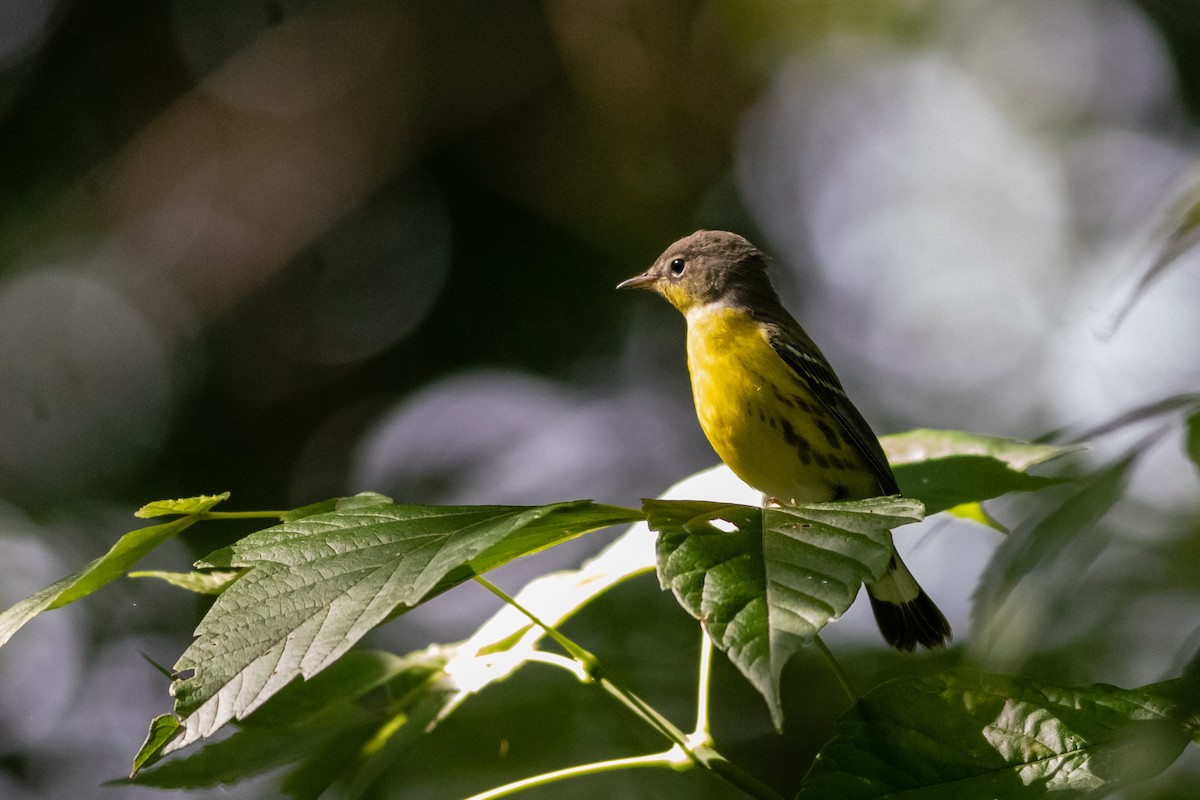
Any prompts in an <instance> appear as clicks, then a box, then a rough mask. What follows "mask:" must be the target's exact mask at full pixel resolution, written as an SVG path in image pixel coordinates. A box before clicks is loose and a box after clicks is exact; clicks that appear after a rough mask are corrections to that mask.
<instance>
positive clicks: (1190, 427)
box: [1187, 411, 1200, 469]
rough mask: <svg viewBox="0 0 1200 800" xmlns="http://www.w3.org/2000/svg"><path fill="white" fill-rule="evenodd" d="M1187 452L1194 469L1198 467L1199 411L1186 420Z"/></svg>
mask: <svg viewBox="0 0 1200 800" xmlns="http://www.w3.org/2000/svg"><path fill="white" fill-rule="evenodd" d="M1187 454H1188V458H1190V459H1191V460H1192V463H1193V464H1195V465H1196V469H1200V411H1197V412H1195V413H1194V414H1192V415H1191V416H1190V417H1188V420H1187Z"/></svg>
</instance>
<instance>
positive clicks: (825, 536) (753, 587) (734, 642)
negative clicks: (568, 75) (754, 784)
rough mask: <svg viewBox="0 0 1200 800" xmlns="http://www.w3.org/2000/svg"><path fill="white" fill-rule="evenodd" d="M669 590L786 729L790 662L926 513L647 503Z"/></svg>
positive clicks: (865, 507)
mask: <svg viewBox="0 0 1200 800" xmlns="http://www.w3.org/2000/svg"><path fill="white" fill-rule="evenodd" d="M643 507H644V509H645V511H646V515H647V520H648V522H649V525H650V527H651V528H653V529H654V530H657V531H659V533H660V535H659V539H658V570H659V580H660V581H661V582H662V585H663V587H664V588H670V589H671V590H672V591H673V592H674V593H675V596H676V597H677V598H678V599H679V602H680V604H681V605H682V606H683V607H684V608H685V609H686V610H687V611H688V613H690V614H691V615H692V616H694V617H696V619H698V620H700V621H701V623H703V625H704V628H705V630H706V631H707V632H708V634H709V636H710V637H712V640H713V643H714V644H715V645H716V646H717V647H718V648H719V649H721V650H722V651H724V652H725V653H726V654H727V655H728V656H729V658H730V660H731V661H732V662H733V663H734V664H735V665H736V666H737V668H738V669H739V670H740V671H741V672H742V674H743V675H745V676H746V678H747V680H749V681H750V683H751V684H752V685H753V686H754V687H755V688H756V689H758V691H759V693H760V694H762V696H763V698H764V699H765V700H766V702H767V707H768V709H769V710H770V712H771V718H772V720H773V721H774V722H775V725H776V726H777V727H779V726H781V725H782V722H783V718H782V707H781V705H780V698H779V677H780V674H781V672H782V670H783V667H784V665H785V664H786V663H787V661H788V659H789V658H791V656H792V655H793V654H794V653H795V652H796V650H798V649H799V648H800V647H802V646H804V645H805V644H807V643H808V642H810V641H812V639H813V638H814V637H815V636H816V635H817V633H819V632H820V630H821V629H822V628H823V627H824V626H825V625H826V624H827V623H828V622H829V621H830V620H833V619H837V618H838V617H839V616H841V614H842V613H843V612H845V610H846V609H847V608H849V607H850V605H851V603H853V602H854V598H855V596H857V594H858V590H859V587H860V586H861V585H862V583H863V582H864V581H867V582H873V581H874V580H876V579H877V578H879V576H881V575H882V574H883V573H884V571H885V570H886V568H887V564H888V561H889V560H890V558H891V554H892V540H891V529H892V528H894V527H897V526H899V525H903V524H906V523H909V522H916V521H918V520H920V519H921V508H920V503H918V502H916V501H913V500H908V499H905V498H898V497H889V498H874V499H871V500H858V501H851V502H841V503H814V504H809V505H802V506H788V507H786V508H775V507H772V508H767V509H759V508H753V507H750V506H739V505H729V504H722V503H708V502H699V501H667V500H647V501H645V503H644V506H643Z"/></svg>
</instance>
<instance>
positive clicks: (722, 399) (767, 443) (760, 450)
mask: <svg viewBox="0 0 1200 800" xmlns="http://www.w3.org/2000/svg"><path fill="white" fill-rule="evenodd" d="M688 370H689V372H690V373H691V376H692V396H693V399H694V400H695V402H696V416H697V417H698V418H699V420H700V427H701V428H703V429H704V434H705V436H707V437H708V441H709V442H710V443H711V444H712V446H713V449H714V450H716V451H717V455H718V456H720V457H721V460H722V461H724V462H725V463H726V464H727V465H728V466H729V468H730V469H731V470H733V472H734V474H736V475H737V476H738V477H739V478H741V479H742V480H743V481H745V482H746V483H748V484H750V485H751V486H753V487H754V488H755V489H758V490H759V491H761V492H763V493H764V494H766V495H767V496H768V497H772V498H775V499H776V500H779V501H780V502H784V503H805V502H819V501H823V500H832V499H835V498H836V499H841V498H853V497H872V496H874V495H876V494H878V493H879V490H878V480H877V479H876V477H875V475H874V473H873V472H872V471H871V469H870V467H868V466H867V463H866V461H865V459H864V458H863V457H862V455H861V454H859V453H858V451H857V450H856V449H855V447H854V446H853V445H852V444H850V443H849V442H847V440H846V437H845V436H844V435H843V433H842V430H841V426H840V425H839V424H838V423H837V421H836V420H835V418H834V417H833V416H832V415H831V414H830V413H829V412H828V410H827V409H826V408H825V407H824V406H823V405H822V404H821V403H820V402H819V401H817V399H816V398H815V397H814V396H813V395H812V394H811V392H810V391H809V389H808V387H807V386H806V385H805V384H804V382H803V381H802V380H801V379H800V378H798V377H797V376H796V374H795V373H794V372H793V371H792V369H791V367H789V366H788V365H787V363H786V362H784V361H783V359H781V358H780V357H779V356H778V355H777V354H776V353H775V350H774V349H773V348H772V347H771V345H770V343H769V342H768V341H767V339H766V337H765V336H764V335H763V333H762V331H761V330H760V328H759V325H758V323H757V322H755V321H754V320H752V319H750V318H749V317H747V316H745V315H743V314H739V313H735V312H734V311H732V310H730V309H728V308H722V307H714V308H711V309H704V310H697V311H695V312H693V313H691V314H689V315H688Z"/></svg>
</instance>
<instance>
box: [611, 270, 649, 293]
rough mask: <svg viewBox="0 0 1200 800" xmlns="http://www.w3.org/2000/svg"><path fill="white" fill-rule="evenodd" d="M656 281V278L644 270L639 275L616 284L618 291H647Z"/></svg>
mask: <svg viewBox="0 0 1200 800" xmlns="http://www.w3.org/2000/svg"><path fill="white" fill-rule="evenodd" d="M657 280H658V276H656V275H653V274H651V271H650V270H646V271H645V272H643V273H642V274H641V275H634V276H633V277H632V278H630V279H629V280H627V281H621V282H620V283H618V284H617V288H618V289H649V288H651V287H652V286H653V285H654V283H655V282H656V281H657Z"/></svg>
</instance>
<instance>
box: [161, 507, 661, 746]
mask: <svg viewBox="0 0 1200 800" xmlns="http://www.w3.org/2000/svg"><path fill="white" fill-rule="evenodd" d="M638 519H641V514H640V513H639V512H636V511H632V510H630V509H623V508H615V507H611V506H601V505H596V504H593V503H591V502H590V501H578V502H573V503H558V504H555V505H548V506H534V507H525V506H457V507H453V506H452V507H436V506H418V505H403V506H400V505H388V504H380V503H370V504H365V505H361V506H356V507H353V508H347V509H341V510H338V511H334V512H328V513H324V514H314V515H310V516H306V517H304V518H302V519H299V520H294V521H291V522H286V523H284V524H282V525H277V526H275V527H272V528H268V529H266V530H263V531H259V532H257V533H254V534H251V535H250V536H247V537H246V538H244V539H242V540H241V541H239V542H237V543H236V544H234V545H232V546H230V547H227V548H224V549H222V550H218V551H217V552H215V553H212V554H210V555H209V556H208V557H207V558H206V559H204V560H203V561H202V562H200V563H199V564H198V566H200V567H212V568H245V567H249V568H251V569H250V570H249V572H247V573H246V574H245V575H244V576H243V577H242V578H241V579H239V580H238V581H236V582H235V583H234V584H233V585H232V586H230V587H229V589H227V590H226V591H225V592H224V593H223V594H221V595H220V596H219V597H218V598H217V600H216V602H214V604H213V606H212V608H211V609H210V610H209V612H208V614H207V615H206V616H205V618H204V619H203V620H202V621H201V622H200V625H199V627H198V628H197V629H196V637H197V638H196V641H194V642H193V643H192V645H191V646H190V647H189V648H188V649H187V651H186V652H184V654H183V655H182V656H181V657H180V659H179V662H178V663H177V664H176V666H175V669H176V671H177V672H181V673H182V672H185V671H193V674H192V675H191V676H190V677H188V678H186V679H183V680H180V681H177V682H176V683H175V684H174V685H173V686H172V692H173V694H174V695H175V711H176V713H177V714H179V715H180V716H181V717H182V718H183V722H184V725H185V727H186V731H185V733H184V735H183V736H181V737H179V738H178V739H176V740H175V741H174V742H172V743H171V745H170V749H172V750H174V749H178V748H180V747H183V746H185V745H187V744H189V743H191V742H193V741H195V740H197V739H199V738H202V737H205V736H208V735H210V734H211V733H213V732H214V731H216V730H217V729H218V728H220V727H221V726H222V725H224V724H225V723H227V722H229V721H230V720H233V719H242V718H244V717H245V716H246V715H248V714H249V713H250V712H252V711H254V710H255V709H256V708H258V707H259V706H261V705H262V703H263V702H265V701H266V700H267V699H268V698H270V697H271V696H272V695H273V694H275V693H276V692H278V691H279V690H280V689H281V688H283V687H284V686H285V685H287V684H288V683H290V682H291V681H292V680H293V679H294V678H296V677H297V676H300V675H303V676H304V677H311V676H313V675H315V674H317V673H319V672H320V671H321V670H323V669H325V668H326V667H327V666H329V665H330V664H331V663H333V662H334V661H336V660H337V659H338V658H339V657H340V656H341V655H342V654H343V653H345V652H346V651H347V650H348V649H349V648H350V647H351V645H353V644H354V642H356V641H358V640H359V639H360V638H362V636H364V635H365V634H366V633H367V632H369V631H370V630H371V629H372V628H374V627H375V626H376V625H379V624H380V623H382V622H384V621H385V620H387V619H388V618H389V617H391V616H393V615H395V614H397V613H402V612H403V611H404V610H407V609H409V608H412V607H413V606H415V605H417V604H419V603H421V602H423V601H424V600H426V599H428V598H429V597H432V596H434V595H436V594H438V593H440V592H442V591H444V590H445V589H448V588H450V587H451V586H453V585H456V584H457V583H460V582H462V581H463V580H466V579H468V578H470V577H471V576H472V575H474V574H478V573H481V572H484V571H486V570H488V569H491V568H493V567H496V566H499V565H500V564H502V563H504V562H506V561H508V560H511V559H513V558H516V557H518V556H522V555H526V554H528V553H532V552H535V551H537V550H540V549H543V548H546V547H549V546H551V545H554V544H557V543H559V542H562V541H565V540H567V539H569V538H573V537H574V536H577V535H579V534H582V533H585V532H587V531H590V530H595V529H597V528H603V527H607V526H609V525H614V524H619V523H624V522H631V521H634V520H638Z"/></svg>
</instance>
